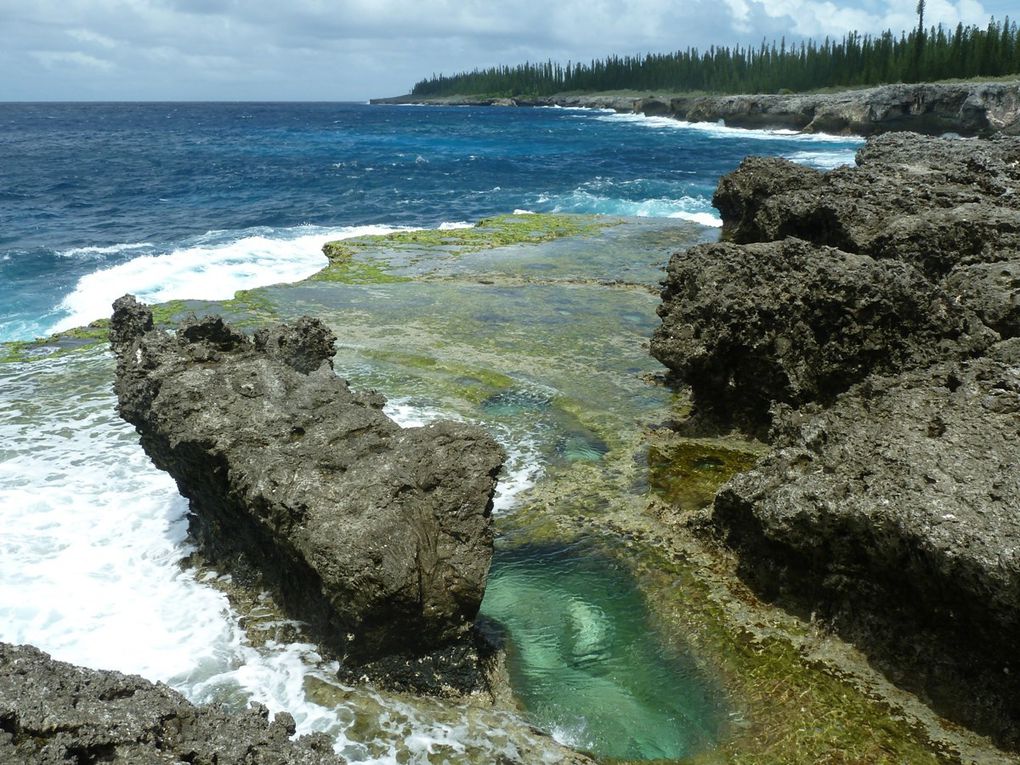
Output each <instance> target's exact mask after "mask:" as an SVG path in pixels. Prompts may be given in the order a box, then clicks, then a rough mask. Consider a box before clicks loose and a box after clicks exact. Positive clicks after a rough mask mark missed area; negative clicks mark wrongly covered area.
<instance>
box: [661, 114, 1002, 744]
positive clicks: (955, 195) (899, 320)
mask: <svg viewBox="0 0 1020 765" xmlns="http://www.w3.org/2000/svg"><path fill="white" fill-rule="evenodd" d="M716 205H717V206H718V207H719V209H720V211H721V212H722V214H723V222H724V227H723V236H724V238H726V239H728V240H729V241H728V242H724V243H720V244H715V245H703V246H700V247H695V248H692V249H691V250H688V251H686V252H678V253H676V254H675V255H674V256H673V257H672V259H671V261H670V264H669V269H668V274H667V279H666V282H665V289H664V291H663V304H662V306H661V308H660V315H661V316H662V319H663V323H662V327H661V328H660V329H659V330H658V331H657V332H656V334H655V338H654V339H653V342H652V353H653V354H654V355H655V356H656V357H657V358H658V359H659V360H660V361H662V362H663V363H664V364H666V365H667V366H668V367H670V369H671V370H672V371H673V372H674V373H675V374H676V376H677V377H678V378H679V379H680V380H682V381H683V382H685V383H687V384H689V385H690V386H691V388H692V391H693V398H694V421H695V422H697V423H698V424H700V425H701V426H702V427H705V426H706V423H707V424H708V426H710V427H715V428H722V429H728V428H730V427H733V426H738V427H740V428H742V429H744V430H748V431H750V432H753V433H755V434H756V435H759V436H761V437H763V438H766V439H767V440H768V441H770V442H771V443H772V446H773V451H772V453H771V454H770V455H769V456H767V457H765V458H764V459H763V460H761V461H760V462H759V463H758V464H757V465H756V466H755V467H754V468H753V469H752V470H750V471H749V472H746V473H744V474H741V475H738V476H736V477H734V478H733V479H731V480H730V481H729V482H728V483H727V484H726V485H724V486H723V488H722V489H721V490H720V491H719V492H718V494H717V495H716V497H715V501H714V505H713V508H712V511H711V519H712V522H713V523H712V526H711V528H714V529H716V530H718V531H719V532H721V534H722V536H723V537H724V538H725V539H726V540H727V541H728V543H729V544H730V545H731V546H732V547H733V548H734V549H735V550H736V551H737V552H738V554H739V559H740V572H741V575H742V576H743V578H744V579H746V581H747V582H748V583H749V584H751V586H752V587H753V588H754V589H756V590H757V591H758V592H759V593H760V594H761V595H763V596H764V597H765V598H767V599H770V600H775V601H777V602H779V603H780V604H783V605H785V606H787V607H789V608H791V609H792V610H794V611H796V612H798V613H800V614H801V615H803V616H804V617H806V618H809V617H816V618H821V619H823V620H824V621H825V622H826V623H827V624H828V625H830V626H831V627H832V628H834V629H836V630H837V631H839V632H840V633H841V634H842V635H844V636H845V637H847V638H849V639H851V640H852V641H853V642H854V643H855V644H856V645H859V646H860V647H862V648H864V649H865V650H866V651H867V653H868V656H869V658H870V659H871V660H872V661H873V662H874V663H875V664H876V665H877V666H880V667H881V668H882V669H884V670H885V671H886V673H887V674H888V676H889V677H890V678H891V679H893V680H894V681H895V682H897V683H898V684H900V685H902V686H903V687H906V688H909V689H912V690H914V691H916V692H917V693H918V694H919V695H920V696H921V698H923V699H925V700H926V701H928V702H929V703H931V704H932V706H933V707H934V708H935V709H936V710H937V711H938V712H940V713H941V714H944V715H946V716H948V717H951V718H952V719H954V720H956V721H959V722H963V723H965V724H967V725H970V726H972V727H973V728H975V729H976V730H979V731H981V732H983V733H988V734H991V735H992V736H993V738H994V739H995V740H996V741H998V742H999V743H1000V744H1003V745H1006V746H1008V747H1010V748H1014V749H1016V748H1020V702H1018V699H1020V680H1018V678H1020V664H1018V662H1017V660H1016V655H1015V645H1014V644H1015V635H1016V634H1017V631H1018V630H1020V552H1018V551H1020V350H1018V349H1020V346H1018V345H1017V343H1020V280H1018V276H1020V139H1018V138H1003V137H1000V138H996V139H993V140H989V141H963V140H959V139H955V140H954V139H945V138H943V139H935V138H923V137H921V136H918V135H909V134H890V135H886V136H882V137H880V138H876V139H873V140H871V141H869V142H868V144H867V145H866V146H865V147H864V148H863V149H862V150H861V151H860V152H859V154H858V157H857V167H853V168H840V169H837V170H834V171H831V172H828V173H818V172H815V171H810V170H804V169H803V168H799V167H797V166H795V165H793V164H792V163H788V162H786V161H784V160H778V159H749V160H746V161H745V162H744V163H743V164H742V165H741V167H740V168H739V169H738V170H737V171H736V172H734V173H733V174H731V175H730V176H727V177H726V178H724V179H723V180H722V181H721V182H720V184H719V189H718V191H717V193H716Z"/></svg>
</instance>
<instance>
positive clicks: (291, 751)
mask: <svg viewBox="0 0 1020 765" xmlns="http://www.w3.org/2000/svg"><path fill="white" fill-rule="evenodd" d="M293 734H294V718H292V717H291V716H290V715H289V714H286V713H281V714H278V715H276V717H275V718H274V719H273V721H272V722H270V721H269V711H268V710H267V709H266V708H265V707H263V706H261V705H254V706H253V707H252V708H250V709H248V710H246V711H244V712H241V713H238V714H230V713H227V712H225V711H223V710H222V709H219V708H216V707H211V706H201V707H196V706H193V705H192V704H190V703H189V702H188V701H187V700H186V699H185V698H184V697H183V696H181V695H180V694H179V693H177V692H176V691H174V690H172V689H171V688H168V687H167V686H165V685H162V684H158V683H150V682H149V681H148V680H143V679H142V678H140V677H138V676H136V675H122V674H121V673H119V672H104V671H99V670H93V669H85V668H83V667H76V666H74V665H73V664H67V663H65V662H62V661H54V660H53V659H51V658H50V657H49V656H48V655H47V654H45V653H43V652H42V651H40V650H38V649H36V648H33V647H31V646H12V645H8V644H6V643H0V763H3V764H4V765H65V764H69V763H75V765H79V764H80V763H98V762H113V763H124V764H125V765H139V764H140V763H146V765H148V764H150V763H151V764H152V765H156V764H157V763H166V764H167V765H178V764H179V763H182V762H188V763H217V764H218V765H342V764H343V763H345V762H346V760H345V759H344V758H342V757H340V756H339V755H337V754H334V752H333V742H332V740H331V739H330V738H329V737H328V736H326V735H325V734H321V733H319V734H315V735H311V736H303V737H301V738H299V739H297V740H294V741H292V740H291V739H290V737H291V736H292V735H293Z"/></svg>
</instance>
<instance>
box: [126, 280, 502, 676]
mask: <svg viewBox="0 0 1020 765" xmlns="http://www.w3.org/2000/svg"><path fill="white" fill-rule="evenodd" d="M111 329H112V333H111V336H112V338H113V348H114V352H115V354H116V356H117V381H116V391H117V396H118V401H119V411H120V414H121V416H122V417H124V419H126V420H127V421H128V422H130V423H131V424H133V425H135V426H136V427H137V429H138V432H139V433H140V435H141V443H142V446H143V447H144V449H145V451H146V453H147V454H148V455H149V456H150V458H151V459H152V460H153V462H154V463H155V464H156V465H157V466H158V467H160V468H161V469H163V470H166V471H167V472H169V473H170V474H171V475H172V476H173V477H174V479H175V480H176V481H177V485H178V488H179V489H180V491H181V493H182V494H183V495H184V496H185V497H187V498H188V499H189V500H190V504H191V511H192V515H191V519H190V520H191V523H190V530H191V533H192V535H193V536H194V538H195V539H196V540H197V541H198V543H199V545H200V547H201V549H202V551H203V553H204V554H205V555H206V556H208V557H209V558H210V559H211V560H212V561H214V562H216V563H218V564H220V565H222V566H223V567H225V568H226V569H227V570H229V571H231V572H232V573H233V574H234V575H235V578H237V579H238V580H240V581H241V582H242V583H247V584H251V585H256V586H260V587H269V588H270V589H271V590H272V591H273V592H274V594H275V595H276V597H277V598H278V600H279V602H280V604H281V605H282V606H283V608H284V609H285V610H286V611H288V613H290V614H291V615H292V616H293V617H294V618H297V619H300V620H301V621H304V622H306V623H307V625H308V626H309V629H310V631H311V633H312V634H313V636H314V637H316V638H317V639H318V640H319V641H320V643H321V644H322V645H323V646H324V647H325V648H326V649H328V650H329V651H331V652H333V653H335V654H336V655H337V656H338V657H339V658H341V660H342V664H343V665H344V667H345V670H346V671H347V672H348V673H349V674H350V673H353V674H354V675H355V676H360V675H362V674H365V675H368V676H370V677H373V678H376V679H379V680H382V681H384V682H388V683H389V684H390V685H395V686H397V687H408V688H413V689H417V690H425V691H431V692H442V691H444V690H447V689H449V688H453V689H457V690H466V689H469V688H471V687H473V686H474V685H475V684H476V683H477V681H478V676H477V666H476V665H477V657H476V656H475V653H474V645H473V642H472V641H473V632H472V625H473V622H474V619H475V616H476V614H477V612H478V607H479V604H480V603H481V599H482V595H483V594H484V589H485V581H486V576H487V574H488V569H489V563H490V560H491V557H492V524H491V515H490V514H491V508H492V494H493V491H494V488H495V481H496V474H497V473H498V472H499V470H500V467H501V465H502V460H503V453H502V450H501V449H500V447H499V446H498V445H497V444H496V443H495V442H494V441H493V440H492V439H491V438H490V437H489V436H488V435H487V434H486V433H485V432H483V431H482V430H480V429H479V428H476V427H473V426H469V425H464V424H460V423H452V422H439V423H434V424H432V425H428V426H426V427H422V428H407V429H402V428H400V427H399V426H398V425H397V424H396V423H394V422H393V421H392V420H390V419H389V418H388V417H386V416H385V415H384V414H383V413H382V411H381V408H382V406H383V404H384V403H385V401H384V399H383V398H382V396H380V395H378V394H376V393H355V392H353V391H351V390H350V388H349V387H348V386H347V383H346V382H345V381H344V380H342V379H340V378H339V377H337V375H336V374H335V373H334V371H333V367H332V356H333V354H334V348H333V345H334V342H335V338H334V336H333V334H332V332H330V330H329V329H328V328H326V327H325V325H323V324H322V323H320V322H318V321H317V320H315V319H310V318H307V317H304V318H301V319H299V320H298V321H297V322H295V323H294V324H293V325H280V326H277V327H273V328H271V329H263V330H259V331H258V332H256V333H255V335H254V337H253V338H249V337H247V336H245V335H244V334H242V333H240V332H238V331H237V330H235V329H233V328H232V327H230V326H229V325H227V324H225V323H224V322H223V320H222V319H220V318H219V317H207V318H204V319H200V320H195V319H193V320H190V321H186V322H184V323H183V324H182V325H181V326H180V327H179V328H178V330H177V333H176V335H171V334H169V333H167V332H163V331H155V330H152V329H151V314H150V313H149V311H148V309H147V308H145V307H144V306H142V305H141V304H139V303H138V302H137V301H136V300H135V299H134V298H133V297H130V296H126V297H124V298H121V299H119V300H118V301H117V302H116V303H115V304H114V316H113V323H112V328H111Z"/></svg>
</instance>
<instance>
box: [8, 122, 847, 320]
mask: <svg viewBox="0 0 1020 765" xmlns="http://www.w3.org/2000/svg"><path fill="white" fill-rule="evenodd" d="M858 145H859V142H856V141H847V140H845V139H834V138H828V137H824V136H823V137H818V136H815V137H809V136H795V135H789V134H782V133H770V132H765V131H738V130H728V129H725V128H720V127H716V126H701V127H692V126H686V125H684V124H683V123H678V122H675V121H671V120H666V119H659V118H643V117H637V116H633V115H615V114H611V113H604V112H598V111H591V110H568V109H498V108H471V107H401V106H368V105H364V104H325V103H317V104H276V103H274V104H207V103H202V104H159V103H145V104H0V340H9V339H27V338H31V337H35V336H38V335H42V334H46V333H48V332H50V331H53V330H54V329H64V328H67V327H69V326H74V325H77V324H81V323H85V322H87V321H90V320H92V319H95V318H98V317H100V316H103V315H105V314H106V313H107V312H108V309H109V303H110V300H112V299H113V298H115V297H117V296H118V295H119V294H122V293H123V292H125V291H133V292H136V293H137V294H140V295H141V296H143V297H146V298H148V299H153V300H157V299H158V300H164V299H170V298H175V297H207V298H217V297H220V298H225V297H229V296H230V295H231V294H232V292H233V290H235V289H239V288H246V287H252V286H257V285H259V284H267V283H273V282H279V281H286V280H291V279H295V278H301V277H302V276H304V275H308V274H310V273H312V272H314V271H315V270H317V268H318V267H319V266H320V265H321V264H322V263H323V262H324V261H323V260H322V258H321V255H319V253H318V249H319V247H321V244H322V242H324V241H326V240H327V239H330V238H336V237H338V236H345V235H354V234H358V233H362V232H366V231H385V230H388V229H389V228H391V227H404V226H411V227H436V226H440V225H442V224H444V223H445V224H449V223H454V222H465V221H467V222H471V221H475V220H477V219H478V218H480V217H483V216H486V215H491V214H496V213H504V212H512V211H514V210H532V211H536V212H545V211H571V212H584V213H603V214H614V215H637V216H660V217H670V216H671V217H682V218H688V219H692V220H696V221H699V222H703V223H709V224H711V223H713V219H714V218H715V212H714V211H713V210H712V207H711V203H710V198H711V193H712V190H713V189H714V187H715V184H716V182H717V181H718V178H719V176H720V175H721V174H723V173H725V172H728V171H729V170H731V169H733V168H734V167H735V166H736V165H737V164H738V163H739V162H740V160H741V159H742V158H743V157H744V156H746V155H748V154H774V155H783V156H788V157H791V158H793V159H795V160H797V161H803V162H806V163H809V164H814V165H817V166H821V167H830V166H834V165H835V164H839V163H842V162H848V161H851V160H852V157H853V151H854V150H855V148H856V147H857V146H858ZM366 227H368V228H366Z"/></svg>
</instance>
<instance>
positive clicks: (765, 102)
mask: <svg viewBox="0 0 1020 765" xmlns="http://www.w3.org/2000/svg"><path fill="white" fill-rule="evenodd" d="M372 103H374V104H406V103H433V104H453V105H478V106H565V107H587V108H596V109H613V110H615V111H617V112H625V113H635V114H644V115H647V116H651V117H671V118H674V119H678V120H685V121H688V122H720V121H721V122H723V123H724V124H726V125H727V126H729V127H738V128H786V129H790V130H802V131H804V132H807V133H834V134H847V135H865V136H868V135H874V134H878V133H886V132H891V131H902V130H910V131H913V132H916V133H923V134H928V135H940V134H943V133H957V134H959V135H962V136H979V135H981V136H985V135H991V134H993V133H1005V134H1007V135H1018V134H1020V82H991V83H947V84H943V83H932V84H917V85H903V84H897V85H881V86H878V87H873V88H864V89H860V90H846V91H842V92H838V93H803V94H801V93H793V94H787V95H778V94H759V95H734V96H683V95H674V94H668V93H667V94H662V93H651V94H639V93H628V94H622V95H618V94H601V93H590V94H561V95H555V96H547V97H536V98H529V97H517V98H478V97H470V96H450V97H442V98H422V97H417V96H399V97H397V98H379V99H373V100H372Z"/></svg>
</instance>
